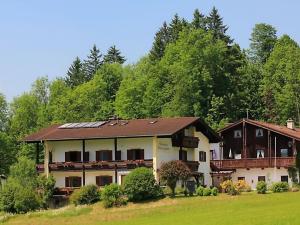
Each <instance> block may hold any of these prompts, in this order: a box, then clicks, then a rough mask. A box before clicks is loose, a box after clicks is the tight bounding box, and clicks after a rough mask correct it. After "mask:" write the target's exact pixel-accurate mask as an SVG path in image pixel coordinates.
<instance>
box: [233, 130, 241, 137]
mask: <svg viewBox="0 0 300 225" xmlns="http://www.w3.org/2000/svg"><path fill="white" fill-rule="evenodd" d="M241 137H242V131H241V130H235V131H234V138H241Z"/></svg>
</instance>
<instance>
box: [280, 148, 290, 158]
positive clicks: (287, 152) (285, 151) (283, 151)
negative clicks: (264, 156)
mask: <svg viewBox="0 0 300 225" xmlns="http://www.w3.org/2000/svg"><path fill="white" fill-rule="evenodd" d="M288 154H289V151H288V149H286V148H282V149H280V155H281V157H288Z"/></svg>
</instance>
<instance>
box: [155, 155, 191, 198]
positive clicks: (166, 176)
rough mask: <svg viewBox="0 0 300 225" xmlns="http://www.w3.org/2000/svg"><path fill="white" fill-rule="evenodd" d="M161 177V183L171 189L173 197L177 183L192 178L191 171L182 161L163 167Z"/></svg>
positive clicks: (169, 163)
mask: <svg viewBox="0 0 300 225" xmlns="http://www.w3.org/2000/svg"><path fill="white" fill-rule="evenodd" d="M159 176H160V179H161V181H162V182H165V183H166V184H167V186H168V187H170V189H171V190H172V196H174V195H175V187H176V184H177V182H178V181H179V180H182V181H185V180H187V178H188V177H190V176H191V170H190V169H189V168H188V167H187V165H185V164H184V163H183V162H182V161H178V160H173V161H169V162H165V163H163V164H162V165H161V167H160V171H159Z"/></svg>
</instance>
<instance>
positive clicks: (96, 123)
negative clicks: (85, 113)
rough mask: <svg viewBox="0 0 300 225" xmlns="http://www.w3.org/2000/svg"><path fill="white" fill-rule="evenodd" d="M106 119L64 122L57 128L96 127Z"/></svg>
mask: <svg viewBox="0 0 300 225" xmlns="http://www.w3.org/2000/svg"><path fill="white" fill-rule="evenodd" d="M105 123H106V121H97V122H84V123H66V124H63V125H61V126H59V127H58V128H60V129H73V128H74V129H75V128H97V127H100V126H102V125H104V124H105Z"/></svg>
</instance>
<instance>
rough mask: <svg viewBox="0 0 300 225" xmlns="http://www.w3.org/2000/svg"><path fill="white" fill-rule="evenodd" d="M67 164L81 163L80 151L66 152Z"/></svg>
mask: <svg viewBox="0 0 300 225" xmlns="http://www.w3.org/2000/svg"><path fill="white" fill-rule="evenodd" d="M65 162H81V152H80V151H70V152H65Z"/></svg>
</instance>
